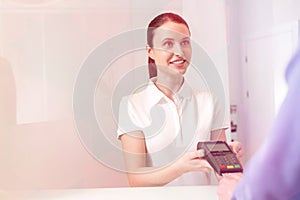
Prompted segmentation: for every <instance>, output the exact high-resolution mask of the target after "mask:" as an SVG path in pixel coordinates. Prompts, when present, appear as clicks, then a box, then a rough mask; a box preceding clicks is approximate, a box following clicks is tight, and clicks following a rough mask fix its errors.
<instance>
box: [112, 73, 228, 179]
mask: <svg viewBox="0 0 300 200" xmlns="http://www.w3.org/2000/svg"><path fill="white" fill-rule="evenodd" d="M153 81H155V79H151V80H150V81H149V84H148V85H147V86H146V87H145V88H144V89H143V90H141V91H139V92H137V93H134V94H131V95H129V96H126V97H123V98H122V100H121V103H120V108H119V122H118V123H119V128H118V132H117V133H118V137H119V136H121V135H122V134H126V133H128V132H132V131H136V130H141V131H143V133H144V135H145V142H146V148H147V152H148V158H149V160H148V161H147V163H148V165H149V166H155V167H162V166H165V165H168V164H171V163H172V162H174V161H175V160H176V159H178V157H180V156H181V155H182V154H183V153H184V152H186V151H191V150H196V149H197V143H198V142H199V141H207V140H210V132H211V131H212V130H217V129H222V128H228V123H227V120H225V117H224V116H222V115H221V113H222V112H220V106H218V104H217V102H216V101H215V100H214V98H213V96H212V95H211V94H210V93H209V92H199V91H193V90H192V89H191V87H190V86H189V85H188V84H187V83H186V81H184V84H183V85H182V87H181V89H180V90H179V91H178V93H177V94H176V96H175V102H176V103H174V102H173V101H171V100H170V99H169V98H168V97H167V96H166V95H165V94H164V93H163V92H161V91H160V90H159V89H158V88H157V87H156V85H155V84H154V83H153ZM209 179H210V178H209V175H208V174H204V172H191V173H188V174H184V175H183V176H181V177H179V178H178V179H176V180H174V181H172V182H171V183H170V184H168V185H203V184H209V183H210V180H209Z"/></svg>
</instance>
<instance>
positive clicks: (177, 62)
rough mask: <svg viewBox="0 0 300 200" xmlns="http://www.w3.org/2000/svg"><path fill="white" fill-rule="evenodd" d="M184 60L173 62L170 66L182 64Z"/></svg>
mask: <svg viewBox="0 0 300 200" xmlns="http://www.w3.org/2000/svg"><path fill="white" fill-rule="evenodd" d="M184 61H185V60H175V61H172V62H171V63H172V64H183V63H184Z"/></svg>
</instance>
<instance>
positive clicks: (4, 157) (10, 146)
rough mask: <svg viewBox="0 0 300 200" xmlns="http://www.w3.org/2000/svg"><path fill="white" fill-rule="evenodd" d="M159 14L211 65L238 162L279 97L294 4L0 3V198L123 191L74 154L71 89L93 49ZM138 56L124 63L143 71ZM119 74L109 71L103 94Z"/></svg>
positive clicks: (293, 38) (172, 0)
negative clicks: (27, 192)
mask: <svg viewBox="0 0 300 200" xmlns="http://www.w3.org/2000/svg"><path fill="white" fill-rule="evenodd" d="M165 11H172V12H175V13H178V14H180V15H182V16H183V17H184V18H185V19H186V21H187V22H188V24H189V25H190V28H191V32H192V38H193V40H194V41H196V42H197V43H198V44H201V46H202V47H203V49H205V50H206V52H207V53H208V55H209V56H210V57H211V59H212V60H213V62H214V63H215V65H216V68H217V70H218V72H219V74H220V76H221V79H222V82H223V85H224V90H225V93H226V110H228V113H230V111H231V115H230V116H231V124H232V127H231V130H228V137H229V138H230V139H234V140H235V139H237V140H240V141H241V142H242V143H243V144H244V147H245V150H246V156H245V158H244V163H245V164H246V163H247V161H248V159H249V158H250V157H251V155H252V154H253V153H254V152H255V151H256V150H257V148H259V146H260V144H261V143H262V142H263V140H264V139H265V137H266V136H267V134H268V130H269V129H270V125H271V123H272V121H273V119H274V116H275V115H276V112H277V110H278V108H279V106H280V104H281V102H282V100H283V97H284V95H285V92H286V85H285V79H284V69H285V67H286V65H287V62H288V60H289V58H290V57H291V55H292V53H293V52H294V51H295V48H296V47H297V44H298V33H299V23H298V20H299V18H300V2H299V1H297V0H239V1H236V0H189V1H184V0H159V1H158V0H157V1H153V0H145V1H140V0H110V1H104V0H86V1H80V0H0V177H1V178H0V189H59V188H92V187H126V186H128V183H127V177H126V174H124V173H122V172H119V171H117V170H113V169H111V168H109V167H107V166H105V165H103V164H101V163H100V162H98V161H97V160H96V159H94V158H93V156H91V155H90V154H89V153H88V151H87V150H86V149H85V147H84V146H83V145H82V143H81V141H80V139H79V137H78V134H77V130H76V126H75V122H74V117H73V109H72V97H73V90H74V84H75V82H76V77H77V75H78V72H79V70H80V67H81V65H82V63H83V62H84V60H85V59H86V58H87V57H88V55H89V53H90V52H91V51H93V50H94V49H95V48H96V47H97V46H98V45H99V44H101V43H102V42H104V41H106V40H108V39H109V38H111V37H112V36H114V35H117V34H120V33H122V32H124V31H129V30H133V29H137V28H146V27H147V25H148V23H149V22H150V20H151V19H152V18H153V17H154V16H156V15H158V14H160V13H162V12H165ZM145 45H146V40H145ZM139 55H140V59H139V61H136V60H135V61H134V62H131V61H128V62H129V63H130V62H131V63H133V64H134V65H137V64H139V65H141V64H146V62H147V57H146V55H145V52H139ZM193 56H195V55H193ZM116 63H118V62H116ZM100 64H101V63H100ZM122 64H124V62H120V61H119V64H118V66H122ZM116 65H117V64H116ZM118 72H119V69H118V68H115V69H114V70H112V71H110V72H109V76H108V77H109V78H110V79H109V80H111V81H112V85H111V88H113V87H114V84H115V83H116V82H118V80H119V77H120V76H121V75H120V74H118ZM108 91H109V90H108ZM230 108H231V109H230ZM115 128H116V127H112V133H111V134H114V131H115Z"/></svg>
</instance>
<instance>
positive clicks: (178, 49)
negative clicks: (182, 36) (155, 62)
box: [173, 43, 184, 56]
mask: <svg viewBox="0 0 300 200" xmlns="http://www.w3.org/2000/svg"><path fill="white" fill-rule="evenodd" d="M173 53H174V54H175V55H178V56H183V54H184V52H183V49H182V47H181V45H180V44H178V43H177V44H175V45H174V48H173Z"/></svg>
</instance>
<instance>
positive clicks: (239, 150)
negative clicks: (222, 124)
mask: <svg viewBox="0 0 300 200" xmlns="http://www.w3.org/2000/svg"><path fill="white" fill-rule="evenodd" d="M228 145H229V146H230V148H231V149H232V151H233V152H234V153H235V154H236V157H237V158H238V159H239V160H240V159H241V158H242V157H243V155H244V154H245V152H244V148H243V146H242V144H241V143H240V142H238V141H234V142H229V143H228Z"/></svg>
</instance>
